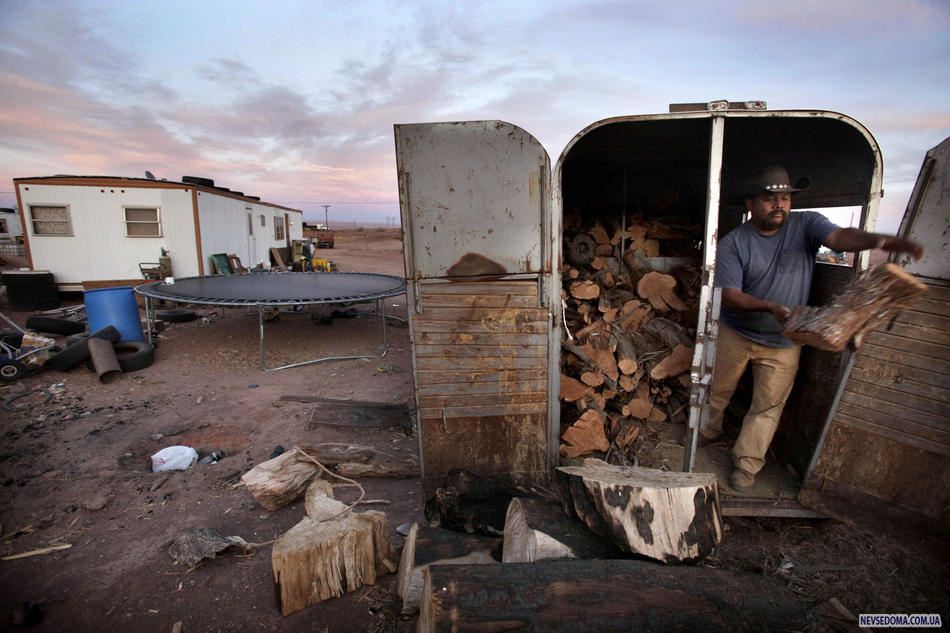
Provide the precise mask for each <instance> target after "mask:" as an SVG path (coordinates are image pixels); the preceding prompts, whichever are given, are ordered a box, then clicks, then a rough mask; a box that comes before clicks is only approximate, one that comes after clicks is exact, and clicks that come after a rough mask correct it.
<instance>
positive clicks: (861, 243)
mask: <svg viewBox="0 0 950 633" xmlns="http://www.w3.org/2000/svg"><path fill="white" fill-rule="evenodd" d="M822 243H823V244H824V245H825V246H827V247H828V248H830V249H831V250H833V251H845V252H849V253H856V252H858V251H867V250H870V249H872V248H879V249H881V250H882V251H887V252H888V253H909V254H910V255H912V256H913V258H914V259H916V260H920V258H921V257H923V255H924V247H923V246H921V245H920V244H918V243H917V242H915V241H913V240H907V239H904V238H902V237H897V236H896V235H882V234H880V233H868V232H867V231H862V230H861V229H850V228H849V229H835V230H834V231H832V232H831V233H829V234H828V237H826V238H825V239H824V241H823V242H822Z"/></svg>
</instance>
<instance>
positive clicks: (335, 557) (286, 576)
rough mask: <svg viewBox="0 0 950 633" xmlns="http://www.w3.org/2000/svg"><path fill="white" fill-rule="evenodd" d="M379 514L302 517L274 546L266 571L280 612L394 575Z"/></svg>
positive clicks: (386, 529)
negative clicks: (317, 518)
mask: <svg viewBox="0 0 950 633" xmlns="http://www.w3.org/2000/svg"><path fill="white" fill-rule="evenodd" d="M395 560H396V556H395V552H394V551H393V549H392V547H391V546H390V544H389V526H388V524H387V522H386V515H385V514H383V513H382V512H372V511H371V512H364V513H362V514H354V513H352V512H347V513H346V514H344V515H342V516H340V517H337V518H335V519H332V520H329V521H314V520H313V519H311V518H309V517H308V518H306V519H304V520H302V521H301V522H300V523H298V524H297V525H295V526H294V527H292V528H290V529H289V530H288V531H287V532H285V533H284V534H283V536H281V537H280V538H279V539H277V541H276V542H275V543H274V549H273V552H272V554H271V566H272V568H273V572H274V585H275V589H276V591H277V596H278V598H279V600H280V608H281V613H283V614H284V615H289V614H291V613H293V612H295V611H299V610H300V609H303V608H304V607H307V606H310V605H312V604H316V603H318V602H322V601H324V600H327V599H329V598H336V597H338V596H341V595H343V594H344V593H346V592H350V591H355V590H357V589H359V588H360V587H362V586H364V585H374V584H376V579H377V578H378V577H379V576H381V575H383V574H387V573H392V572H395V571H396V562H395Z"/></svg>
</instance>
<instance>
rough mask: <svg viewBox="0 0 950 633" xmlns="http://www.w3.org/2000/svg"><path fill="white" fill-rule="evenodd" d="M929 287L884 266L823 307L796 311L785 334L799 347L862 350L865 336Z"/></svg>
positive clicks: (907, 275) (835, 350)
mask: <svg viewBox="0 0 950 633" xmlns="http://www.w3.org/2000/svg"><path fill="white" fill-rule="evenodd" d="M925 292H927V286H926V285H925V284H924V283H923V282H921V281H920V280H919V279H917V278H915V277H914V276H913V275H911V274H909V273H906V272H904V271H903V270H902V269H901V268H900V267H899V266H897V265H896V264H891V263H887V264H881V265H880V266H878V267H877V268H875V269H874V270H872V271H871V272H869V273H866V274H865V275H862V276H861V277H859V278H858V279H857V280H855V281H854V282H852V283H851V285H850V286H848V288H847V289H845V291H844V293H842V294H841V295H840V296H838V297H837V298H836V299H835V300H834V301H832V302H831V303H830V304H829V305H826V306H822V307H813V306H798V307H796V308H794V309H793V310H792V314H791V315H790V316H789V318H788V321H787V322H786V323H785V329H784V331H783V332H782V334H783V335H784V336H785V337H786V338H788V339H790V340H792V341H795V342H796V343H801V344H803V345H810V346H812V347H817V348H818V349H824V350H828V351H832V352H840V351H843V350H844V349H845V348H846V347H847V346H848V344H849V343H850V344H852V345H853V347H854V348H858V347H859V346H860V345H861V342H862V340H863V338H864V335H865V334H866V333H867V332H869V331H871V330H873V329H874V328H875V327H877V326H878V325H880V324H881V323H883V322H885V321H887V320H888V319H891V318H893V317H894V316H895V315H896V314H897V313H898V312H900V311H901V310H903V309H905V308H907V307H909V306H910V305H912V304H913V303H914V301H915V300H916V299H918V298H919V297H920V296H921V295H923V294H924V293H925Z"/></svg>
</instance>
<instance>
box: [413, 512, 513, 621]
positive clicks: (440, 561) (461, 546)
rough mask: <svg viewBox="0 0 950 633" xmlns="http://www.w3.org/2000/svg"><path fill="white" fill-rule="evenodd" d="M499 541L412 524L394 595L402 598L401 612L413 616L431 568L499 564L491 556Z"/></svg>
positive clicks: (496, 538) (498, 545) (498, 539)
mask: <svg viewBox="0 0 950 633" xmlns="http://www.w3.org/2000/svg"><path fill="white" fill-rule="evenodd" d="M500 546H501V539H500V538H498V537H492V536H478V535H475V534H462V533H461V532H456V531H454V530H444V529H442V528H433V527H420V526H419V524H418V523H413V524H412V527H411V528H410V529H409V535H408V536H407V537H406V543H405V545H403V548H402V557H401V558H400V559H399V574H398V577H397V579H396V591H397V593H398V594H399V597H400V598H402V612H403V613H415V612H416V611H417V610H418V609H419V597H420V596H421V595H422V581H423V573H424V572H425V570H426V569H428V568H429V566H430V565H451V564H457V565H486V564H490V563H498V562H500V561H499V560H498V559H497V557H496V556H494V555H493V554H492V552H493V551H494V550H497V549H498V548H499V547H500Z"/></svg>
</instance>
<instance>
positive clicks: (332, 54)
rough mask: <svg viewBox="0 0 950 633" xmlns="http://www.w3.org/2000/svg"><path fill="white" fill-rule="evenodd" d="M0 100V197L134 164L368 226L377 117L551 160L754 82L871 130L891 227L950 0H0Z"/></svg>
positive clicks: (933, 129)
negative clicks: (509, 130)
mask: <svg viewBox="0 0 950 633" xmlns="http://www.w3.org/2000/svg"><path fill="white" fill-rule="evenodd" d="M0 99H2V104H0V105H2V107H0V131H2V137H0V139H2V140H0V205H2V206H12V204H13V202H14V199H13V195H12V191H13V187H12V183H11V182H10V180H11V178H13V177H22V176H45V175H52V174H57V173H71V174H84V175H95V174H100V175H112V176H134V177H141V176H142V175H143V173H144V171H145V170H150V171H152V172H153V173H155V174H156V175H157V176H159V177H165V178H168V179H170V180H177V179H179V178H180V177H181V176H182V175H184V174H189V175H199V176H206V177H210V178H214V179H215V181H216V182H217V183H218V184H220V185H222V186H225V187H230V188H231V189H239V190H242V191H244V192H246V193H250V194H256V195H260V196H262V197H263V198H264V199H265V200H268V201H273V202H281V203H284V204H287V205H289V206H294V207H297V208H302V209H304V210H305V212H306V214H307V215H308V216H309V217H318V216H319V217H322V215H323V212H322V209H321V208H320V206H319V205H321V204H331V205H332V207H331V210H330V214H331V220H333V219H337V220H354V219H356V220H360V221H364V222H385V221H386V219H387V218H396V217H398V215H399V211H398V205H397V203H396V200H397V188H396V176H395V158H394V151H393V138H392V126H393V124H394V123H410V122H420V121H442V120H466V119H502V120H506V121H509V122H511V123H515V124H517V125H519V126H521V127H523V128H525V129H526V130H528V131H529V132H531V133H532V134H534V135H535V136H536V137H537V138H538V139H539V140H540V141H541V142H542V143H543V144H544V146H545V148H546V149H547V150H548V152H549V153H550V154H551V157H552V160H556V159H557V156H558V155H559V154H560V152H561V150H562V149H563V148H564V146H565V144H566V143H567V142H568V141H569V140H570V138H571V137H572V136H574V135H575V134H576V133H577V132H578V131H580V130H581V129H582V128H584V127H585V126H587V125H588V124H590V123H592V122H594V121H597V120H599V119H603V118H606V117H610V116H616V115H624V114H645V113H653V112H665V111H666V110H667V106H668V104H669V103H671V102H690V101H709V100H712V99H732V100H746V99H764V100H766V101H767V102H768V104H769V108H770V109H785V108H815V109H825V110H834V111H839V112H844V113H846V114H849V115H851V116H853V117H855V118H856V119H858V120H859V121H861V122H862V123H864V124H865V125H866V126H867V127H868V128H869V129H870V130H871V132H872V133H873V134H874V135H875V136H876V138H877V139H878V141H879V142H880V144H881V147H882V149H883V153H884V161H885V174H884V175H885V182H884V189H885V198H884V200H883V202H882V207H881V208H882V211H883V217H882V220H881V222H880V224H879V226H880V227H881V228H882V230H885V229H886V230H890V231H894V230H896V228H897V223H898V220H899V215H900V213H901V212H902V211H903V209H904V206H905V205H906V203H907V198H908V196H909V194H910V190H911V187H912V185H913V182H914V179H915V178H916V174H917V170H918V169H919V167H920V163H921V161H922V159H923V156H924V153H925V152H926V150H927V149H929V148H930V147H933V146H934V145H936V144H937V143H939V142H940V141H941V140H942V139H944V138H945V137H947V136H948V135H950V2H947V1H946V0H932V1H931V0H903V1H902V0H890V1H885V0H881V1H870V0H867V1H865V0H837V1H834V2H827V1H824V0H805V1H798V2H782V3H777V2H768V1H754V0H749V1H743V0H723V1H720V2H656V1H651V2H640V1H629V2H613V1H609V0H600V1H598V0H592V1H586V2H584V1H577V2H569V1H557V0H547V1H543V2H542V1H521V2H515V1H512V2H475V1H471V2H465V3H451V2H419V1H415V2H412V1H407V2H361V1H359V0H353V1H350V2H314V1H301V2H297V1H274V2H266V3H265V2H241V1H239V0H232V1H228V2H206V1H201V0H198V1H196V0H192V1H190V2H163V1H160V0H155V1H151V2H142V1H130V0H125V1H117V2H92V1H89V2H70V1H63V0H60V1H56V2H39V1H37V2H33V1H31V2H26V1H10V0H0ZM318 212H319V213H318Z"/></svg>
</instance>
